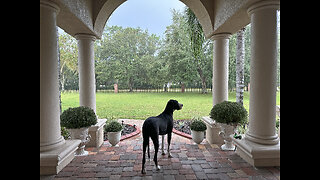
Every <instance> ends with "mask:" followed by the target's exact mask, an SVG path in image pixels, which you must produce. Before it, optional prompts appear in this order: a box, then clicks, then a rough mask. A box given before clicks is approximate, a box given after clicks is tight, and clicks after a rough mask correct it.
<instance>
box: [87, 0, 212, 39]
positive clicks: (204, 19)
mask: <svg viewBox="0 0 320 180" xmlns="http://www.w3.org/2000/svg"><path fill="white" fill-rule="evenodd" d="M180 1H181V2H182V3H184V4H185V5H186V6H188V7H189V8H190V9H191V10H192V11H193V12H194V14H195V15H196V16H197V18H198V19H199V21H200V23H201V25H202V28H203V31H204V34H205V36H206V37H207V38H210V37H211V36H212V34H213V22H214V21H213V19H212V18H213V17H214V15H213V11H212V10H211V11H209V10H207V8H208V7H212V5H211V4H210V5H209V4H207V5H204V4H203V3H202V2H201V1H193V0H180ZM124 2H125V0H109V1H107V2H105V3H104V4H102V5H101V6H98V7H96V12H97V14H96V18H95V19H94V26H93V29H94V31H95V32H96V33H97V34H98V35H99V36H100V37H101V35H102V32H103V29H104V26H105V25H106V22H107V20H108V19H109V17H110V16H111V14H112V13H113V12H114V11H115V10H116V9H117V8H118V7H119V6H120V5H121V4H123V3H124ZM208 3H209V2H208ZM211 3H212V2H211Z"/></svg>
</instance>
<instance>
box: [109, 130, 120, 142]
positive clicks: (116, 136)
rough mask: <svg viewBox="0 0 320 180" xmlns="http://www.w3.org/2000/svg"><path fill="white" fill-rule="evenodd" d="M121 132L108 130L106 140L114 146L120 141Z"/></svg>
mask: <svg viewBox="0 0 320 180" xmlns="http://www.w3.org/2000/svg"><path fill="white" fill-rule="evenodd" d="M121 132H122V131H118V132H108V140H109V143H110V144H111V145H112V146H116V145H117V144H118V143H119V142H120V139H121Z"/></svg>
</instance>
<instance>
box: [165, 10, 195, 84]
mask: <svg viewBox="0 0 320 180" xmlns="http://www.w3.org/2000/svg"><path fill="white" fill-rule="evenodd" d="M171 12H172V24H171V25H169V26H167V29H166V31H165V39H164V42H163V44H162V47H161V50H160V53H159V59H162V60H164V61H165V62H166V65H167V80H168V82H172V83H179V84H180V85H181V86H182V87H183V86H185V84H186V83H188V82H192V81H193V80H194V79H196V78H197V74H196V70H195V67H194V65H193V61H192V54H191V53H190V52H191V49H190V40H189V39H188V36H187V34H186V31H185V29H186V23H185V19H184V17H183V14H182V13H180V12H179V11H176V10H174V9H173V10H172V11H171ZM168 82H167V83H168Z"/></svg>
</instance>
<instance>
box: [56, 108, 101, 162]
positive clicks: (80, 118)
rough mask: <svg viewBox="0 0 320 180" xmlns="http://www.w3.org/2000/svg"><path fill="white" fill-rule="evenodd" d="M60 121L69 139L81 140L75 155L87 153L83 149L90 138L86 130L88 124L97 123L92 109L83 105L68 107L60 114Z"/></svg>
mask: <svg viewBox="0 0 320 180" xmlns="http://www.w3.org/2000/svg"><path fill="white" fill-rule="evenodd" d="M60 123H61V126H62V127H65V128H67V130H68V131H69V133H70V137H71V139H80V140H81V143H80V145H79V148H78V149H77V151H76V154H75V155H77V156H85V155H88V152H87V151H85V150H84V148H85V145H86V144H87V143H88V142H89V141H90V138H91V136H90V135H88V130H89V127H90V126H92V125H95V124H96V123H97V116H96V114H95V112H94V111H93V109H91V108H89V107H84V106H80V107H75V108H69V109H67V110H65V111H63V113H62V114H61V116H60Z"/></svg>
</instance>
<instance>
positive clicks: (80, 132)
mask: <svg viewBox="0 0 320 180" xmlns="http://www.w3.org/2000/svg"><path fill="white" fill-rule="evenodd" d="M67 130H68V131H69V133H70V137H71V139H80V140H81V143H80V144H79V146H78V149H77V151H76V152H75V155H76V156H86V155H88V151H85V150H84V148H85V146H86V144H88V142H89V141H90V139H91V136H90V135H89V134H88V132H89V128H87V127H85V128H80V129H67Z"/></svg>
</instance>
